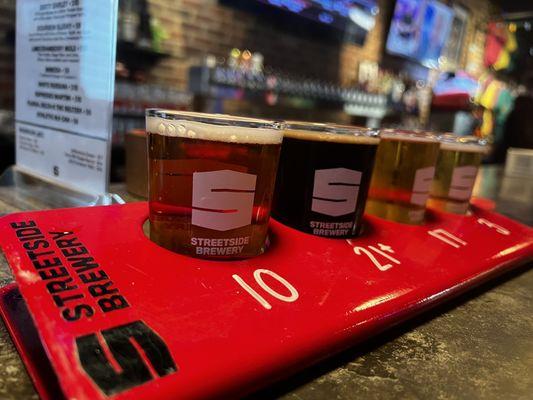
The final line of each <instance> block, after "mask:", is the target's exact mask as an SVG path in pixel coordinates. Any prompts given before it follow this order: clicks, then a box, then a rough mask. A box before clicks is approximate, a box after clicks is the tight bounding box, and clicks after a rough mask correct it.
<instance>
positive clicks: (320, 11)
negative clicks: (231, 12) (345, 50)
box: [256, 0, 378, 31]
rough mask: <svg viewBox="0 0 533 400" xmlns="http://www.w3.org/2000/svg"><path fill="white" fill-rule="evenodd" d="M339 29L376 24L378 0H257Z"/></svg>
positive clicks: (368, 26)
mask: <svg viewBox="0 0 533 400" xmlns="http://www.w3.org/2000/svg"><path fill="white" fill-rule="evenodd" d="M256 1H258V2H260V3H264V4H268V5H271V6H274V7H278V8H281V9H284V10H286V11H290V12H292V13H294V14H298V15H300V16H302V17H305V18H309V19H312V20H314V21H317V22H320V23H322V24H326V25H330V26H333V27H336V28H339V29H345V28H346V25H347V24H349V23H355V24H356V25H358V26H360V27H361V28H363V29H365V30H367V31H368V30H370V29H371V28H372V27H373V26H374V16H375V15H376V14H377V12H378V7H377V3H376V1H377V0H256Z"/></svg>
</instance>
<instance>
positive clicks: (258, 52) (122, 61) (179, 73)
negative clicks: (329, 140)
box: [0, 0, 533, 181]
mask: <svg viewBox="0 0 533 400" xmlns="http://www.w3.org/2000/svg"><path fill="white" fill-rule="evenodd" d="M15 4H16V2H15V0H0V155H1V157H0V170H3V169H4V168H5V167H6V166H8V165H10V164H13V163H14V133H13V104H14V38H15V32H14V25H15V9H16V7H15ZM119 4H120V13H119V20H118V40H117V63H116V87H115V106H114V128H113V131H114V133H113V157H112V162H113V168H112V176H111V178H112V180H113V181H122V180H123V179H124V175H125V168H124V165H125V137H126V136H127V135H126V133H127V132H131V131H132V130H135V129H138V128H141V129H142V128H144V109H145V108H147V107H165V108H173V109H183V110H195V111H205V112H221V113H230V114H236V115H246V116H256V117H268V118H276V119H298V120H308V121H323V122H336V123H344V124H355V125H364V126H369V127H403V128H418V129H430V130H435V131H448V132H454V133H456V134H458V135H470V134H474V135H477V136H480V137H486V138H489V139H490V140H491V141H492V142H493V143H494V146H493V151H492V153H491V154H490V155H489V156H488V157H487V159H486V160H485V162H489V163H503V162H504V161H505V155H506V150H507V148H508V147H520V148H533V124H529V123H528V111H529V112H533V97H532V89H533V88H532V86H533V31H532V29H533V27H532V24H533V3H532V2H531V1H519V0H505V1H504V0H469V1H466V0H463V1H459V0H440V1H436V0H396V1H394V0H338V1H334V0H173V1H166V0H120V3H119Z"/></svg>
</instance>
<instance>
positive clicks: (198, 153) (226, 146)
mask: <svg viewBox="0 0 533 400" xmlns="http://www.w3.org/2000/svg"><path fill="white" fill-rule="evenodd" d="M148 139H149V206H150V239H151V240H153V241H154V242H155V243H157V244H159V245H160V246H163V247H165V248H167V249H169V250H172V251H175V252H178V253H182V254H187V255H191V256H196V257H200V258H213V259H235V258H246V257H251V256H255V255H258V254H261V253H262V252H263V251H264V247H265V240H266V236H267V230H268V220H269V217H270V206H271V202H272V194H273V189H274V183H275V178H276V169H277V164H278V158H279V150H280V144H279V143H277V144H250V143H227V142H221V141H212V140H199V139H189V138H183V137H169V136H163V135H158V134H152V133H149V134H148ZM220 170H232V171H237V172H244V173H248V174H254V175H256V176H257V180H256V186H255V194H254V203H253V211H252V221H251V224H250V225H247V226H244V227H241V228H235V229H230V230H227V231H217V230H214V229H208V228H204V227H200V226H196V225H193V224H192V223H191V222H192V185H193V173H195V172H207V171H220ZM222 186H223V185H222ZM243 237H247V238H248V242H249V243H246V244H244V245H243V249H242V250H241V251H239V252H238V253H232V254H229V255H228V254H226V255H220V254H218V255H216V254H198V250H197V248H198V246H197V245H195V244H194V241H193V238H196V239H198V238H201V239H209V240H216V239H235V238H243ZM216 246H219V247H237V246H233V245H231V244H227V245H226V244H225V245H220V244H217V245H216ZM216 246H215V247H216ZM203 247H204V248H209V247H211V248H214V247H213V246H211V245H210V244H208V245H205V246H203Z"/></svg>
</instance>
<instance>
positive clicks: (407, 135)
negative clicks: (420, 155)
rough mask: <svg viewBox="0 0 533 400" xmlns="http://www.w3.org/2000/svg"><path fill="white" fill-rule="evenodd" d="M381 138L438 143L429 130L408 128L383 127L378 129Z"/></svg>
mask: <svg viewBox="0 0 533 400" xmlns="http://www.w3.org/2000/svg"><path fill="white" fill-rule="evenodd" d="M380 136H381V138H382V139H387V140H400V141H406V142H425V143H438V138H437V136H436V135H434V134H433V133H431V132H426V131H418V130H408V129H384V130H382V131H380Z"/></svg>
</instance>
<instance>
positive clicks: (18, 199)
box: [0, 165, 124, 210]
mask: <svg viewBox="0 0 533 400" xmlns="http://www.w3.org/2000/svg"><path fill="white" fill-rule="evenodd" d="M0 200H1V201H4V202H5V203H7V204H10V205H12V206H14V207H16V208H18V209H21V210H39V209H49V208H71V207H86V206H100V205H110V204H124V200H123V199H122V198H121V197H120V196H119V195H118V194H115V193H104V194H95V193H88V192H84V191H82V190H80V189H78V188H75V187H73V186H69V185H67V184H60V183H57V182H55V181H53V180H52V179H50V178H47V177H44V176H40V175H37V174H35V173H34V172H31V171H28V170H26V169H25V168H23V167H20V166H18V165H12V166H11V167H9V168H7V169H6V170H5V171H4V172H3V174H2V175H0Z"/></svg>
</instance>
